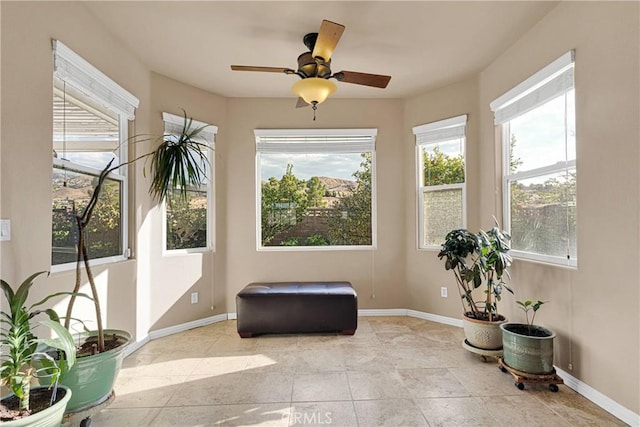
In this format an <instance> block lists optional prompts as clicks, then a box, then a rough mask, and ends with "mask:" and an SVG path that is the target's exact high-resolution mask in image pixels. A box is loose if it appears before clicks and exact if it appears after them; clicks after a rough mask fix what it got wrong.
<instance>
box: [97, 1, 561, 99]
mask: <svg viewBox="0 0 640 427" xmlns="http://www.w3.org/2000/svg"><path fill="white" fill-rule="evenodd" d="M555 5H557V2H544V1H496V2H485V1H470V2H446V1H443V2H435V1H410V2H398V1H386V2H383V1H341V2H329V1H322V2H318V1H281V2H273V1H259V2H248V1H226V2H225V1H195V2H191V1H169V2H159V1H140V2H115V1H89V2H86V6H87V7H88V8H89V9H90V10H91V11H92V13H93V14H94V15H95V16H96V17H97V18H98V19H99V20H101V21H102V22H103V23H104V24H105V25H106V26H107V27H108V28H110V29H111V30H112V31H113V33H114V35H116V37H118V38H119V39H121V40H122V42H123V43H124V44H125V45H127V46H128V47H129V48H130V49H131V50H132V51H133V52H134V53H135V54H136V55H137V56H138V57H139V58H140V59H141V60H142V61H143V62H144V63H145V64H146V65H147V66H149V67H150V68H151V69H152V70H153V71H155V72H157V73H160V74H163V75H166V76H168V77H171V78H174V79H176V80H179V81H181V82H184V83H187V84H190V85H193V86H196V87H199V88H201V89H204V90H207V91H210V92H213V93H217V94H220V95H223V96H226V97H293V94H292V93H291V92H290V88H291V85H292V84H293V83H294V82H295V81H296V80H297V79H298V77H296V76H287V75H284V74H276V73H258V72H239V71H231V69H230V68H229V66H230V65H231V64H234V65H259V66H274V67H289V68H293V69H295V68H297V67H296V65H297V63H296V59H297V57H298V55H299V54H300V53H302V52H304V51H305V50H306V48H305V46H304V44H303V43H302V37H303V36H304V35H305V34H306V33H310V32H317V31H318V29H319V27H320V23H321V21H322V19H328V20H331V21H334V22H338V23H340V24H343V25H345V26H346V30H345V32H344V34H343V36H342V38H341V40H340V43H339V44H338V46H337V48H336V50H335V51H334V54H333V56H332V69H333V71H334V72H337V71H341V70H349V71H359V72H366V73H374V74H388V75H391V76H392V79H391V82H390V83H389V86H388V87H387V88H386V89H377V88H370V87H365V86H358V85H354V84H348V83H338V91H337V92H336V93H335V94H334V95H333V97H336V98H404V97H408V96H412V95H414V94H419V93H421V92H424V91H426V90H429V89H433V88H435V87H439V86H444V85H446V84H449V83H452V82H455V81H458V80H460V79H463V78H465V77H467V76H470V75H473V74H475V73H478V72H479V71H480V70H482V69H483V68H484V67H486V66H487V65H488V64H489V63H490V62H491V61H492V60H493V59H494V58H495V57H496V56H497V55H499V54H500V53H501V52H503V51H504V50H505V49H507V48H508V47H509V46H510V45H511V44H512V43H513V42H515V41H516V40H517V39H518V38H519V37H520V36H521V35H522V34H523V33H525V32H526V31H527V30H528V29H530V28H531V27H532V26H533V25H534V24H535V23H536V22H538V21H539V20H540V19H541V18H542V17H543V16H544V15H545V14H547V13H548V12H549V11H550V10H551V9H552V8H553V7H554V6H555Z"/></svg>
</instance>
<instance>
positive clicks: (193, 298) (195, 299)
mask: <svg viewBox="0 0 640 427" xmlns="http://www.w3.org/2000/svg"><path fill="white" fill-rule="evenodd" d="M197 303H198V293H197V292H192V293H191V304H197Z"/></svg>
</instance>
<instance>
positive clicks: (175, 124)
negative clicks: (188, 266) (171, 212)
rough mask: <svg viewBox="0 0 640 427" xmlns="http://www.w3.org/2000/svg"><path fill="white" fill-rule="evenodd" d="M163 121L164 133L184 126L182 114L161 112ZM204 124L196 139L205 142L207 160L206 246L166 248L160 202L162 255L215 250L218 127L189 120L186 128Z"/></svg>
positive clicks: (165, 216)
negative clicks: (189, 124) (188, 125)
mask: <svg viewBox="0 0 640 427" xmlns="http://www.w3.org/2000/svg"><path fill="white" fill-rule="evenodd" d="M162 120H163V122H164V134H165V135H171V134H178V133H180V132H182V130H183V127H184V120H185V117H184V116H177V115H175V114H171V113H166V112H163V113H162ZM204 126H206V127H205V128H204V129H203V130H202V131H201V132H200V133H199V134H198V136H197V137H196V141H198V142H200V143H202V144H206V145H207V150H206V153H205V155H206V157H207V161H208V165H207V167H208V171H207V173H208V183H207V213H206V219H207V230H206V239H207V242H206V246H204V247H200V248H186V249H168V248H167V202H166V200H165V201H164V202H163V203H162V242H163V244H162V254H163V256H172V255H184V254H192V253H203V252H215V237H214V236H215V230H214V228H215V200H214V193H215V192H214V189H215V182H214V181H215V138H216V134H217V133H218V127H217V126H215V125H211V124H208V123H204V122H200V121H197V120H191V126H190V127H189V129H188V130H193V129H197V128H200V127H204Z"/></svg>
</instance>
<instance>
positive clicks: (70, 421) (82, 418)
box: [61, 391, 116, 427]
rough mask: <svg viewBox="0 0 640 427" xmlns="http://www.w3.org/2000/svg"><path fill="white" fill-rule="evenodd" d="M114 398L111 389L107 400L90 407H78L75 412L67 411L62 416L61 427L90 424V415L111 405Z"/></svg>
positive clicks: (114, 395)
mask: <svg viewBox="0 0 640 427" xmlns="http://www.w3.org/2000/svg"><path fill="white" fill-rule="evenodd" d="M115 398H116V393H115V391H112V392H111V394H110V395H109V397H108V398H107V400H105V401H104V402H102V403H99V404H97V405H95V406H92V407H90V408H84V409H80V410H78V411H76V412H67V413H65V414H64V417H63V418H62V425H61V427H76V426H80V427H89V426H90V425H91V417H92V416H94V415H96V414H97V413H99V412H100V411H102V410H103V409H104V408H106V407H107V406H109V405H111V404H112V403H113V401H114V400H115Z"/></svg>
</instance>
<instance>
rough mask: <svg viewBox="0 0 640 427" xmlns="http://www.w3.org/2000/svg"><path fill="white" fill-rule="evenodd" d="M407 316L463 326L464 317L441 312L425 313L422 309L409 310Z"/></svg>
mask: <svg viewBox="0 0 640 427" xmlns="http://www.w3.org/2000/svg"><path fill="white" fill-rule="evenodd" d="M407 316H411V317H417V318H418V319H422V320H430V321H432V322H438V323H444V324H445V325H451V326H457V327H459V328H462V319H456V318H453V317H446V316H440V315H439V314H431V313H424V312H422V311H416V310H407Z"/></svg>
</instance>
